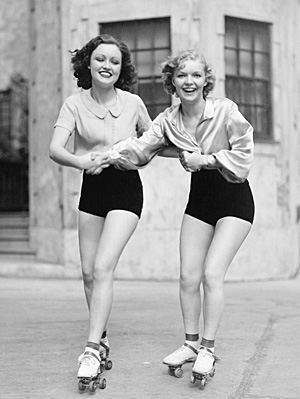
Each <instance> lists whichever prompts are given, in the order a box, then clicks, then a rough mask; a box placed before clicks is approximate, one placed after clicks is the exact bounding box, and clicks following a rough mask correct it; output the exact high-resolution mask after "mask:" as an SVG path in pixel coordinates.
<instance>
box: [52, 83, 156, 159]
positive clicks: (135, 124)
mask: <svg viewBox="0 0 300 399" xmlns="http://www.w3.org/2000/svg"><path fill="white" fill-rule="evenodd" d="M115 90H116V94H117V101H116V103H115V105H113V106H112V107H110V108H109V109H107V108H105V107H103V106H101V105H100V104H98V103H97V102H96V101H95V100H94V99H93V98H92V96H91V89H89V90H81V91H80V92H79V93H77V94H74V95H72V96H70V97H68V98H67V99H66V100H65V102H64V103H63V105H62V107H61V110H60V113H59V116H58V119H57V122H56V123H55V125H54V127H57V126H59V127H62V128H65V129H67V130H68V131H69V132H70V134H72V133H73V132H74V133H75V140H74V153H75V154H76V155H83V154H86V153H88V152H91V151H100V152H102V151H107V150H109V149H110V148H111V147H112V145H113V144H115V143H118V142H119V141H122V140H125V139H127V138H129V137H140V136H141V135H142V134H143V132H144V131H146V130H147V129H149V127H150V126H151V119H150V117H149V115H148V112H147V109H146V107H145V105H144V103H143V101H142V100H141V98H140V97H139V96H137V95H136V94H132V93H129V92H127V91H123V90H120V89H117V88H116V89H115Z"/></svg>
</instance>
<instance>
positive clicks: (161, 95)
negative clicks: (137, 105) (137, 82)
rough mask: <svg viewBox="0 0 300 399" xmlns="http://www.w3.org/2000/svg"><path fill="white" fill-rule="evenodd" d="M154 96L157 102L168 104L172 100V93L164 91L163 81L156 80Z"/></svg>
mask: <svg viewBox="0 0 300 399" xmlns="http://www.w3.org/2000/svg"><path fill="white" fill-rule="evenodd" d="M154 96H155V102H156V103H157V104H166V103H167V104H168V103H169V102H170V95H169V94H167V93H166V92H165V91H164V88H163V84H162V81H156V82H155V85H154Z"/></svg>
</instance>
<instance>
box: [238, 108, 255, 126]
mask: <svg viewBox="0 0 300 399" xmlns="http://www.w3.org/2000/svg"><path fill="white" fill-rule="evenodd" d="M239 111H240V112H241V113H242V115H243V116H244V117H245V118H246V119H247V121H248V122H249V123H251V125H252V126H253V128H255V108H254V107H252V106H247V105H240V106H239Z"/></svg>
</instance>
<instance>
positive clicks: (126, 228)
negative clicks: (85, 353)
mask: <svg viewBox="0 0 300 399" xmlns="http://www.w3.org/2000/svg"><path fill="white" fill-rule="evenodd" d="M138 221H139V218H138V216H137V215H135V214H134V213H131V212H126V211H121V210H115V211H111V212H110V213H109V214H108V215H107V217H106V219H105V223H104V226H103V230H102V234H101V238H100V242H99V246H98V250H97V254H96V259H95V266H94V276H93V290H92V297H91V302H90V332H89V337H88V341H91V342H99V341H100V338H101V335H102V333H103V331H104V329H105V326H106V323H107V320H108V317H109V314H110V311H111V306H112V299H113V276H114V271H115V269H116V266H117V263H118V260H119V258H120V256H121V253H122V251H123V249H124V248H125V245H126V244H127V242H128V240H129V239H130V237H131V235H132V234H133V232H134V230H135V229H136V226H137V224H138Z"/></svg>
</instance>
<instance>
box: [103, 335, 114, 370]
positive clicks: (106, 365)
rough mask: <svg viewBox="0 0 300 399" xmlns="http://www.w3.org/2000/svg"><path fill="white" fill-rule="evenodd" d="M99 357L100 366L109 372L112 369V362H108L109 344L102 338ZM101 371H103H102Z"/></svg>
mask: <svg viewBox="0 0 300 399" xmlns="http://www.w3.org/2000/svg"><path fill="white" fill-rule="evenodd" d="M100 357H101V364H102V365H103V367H104V370H111V369H112V366H113V364H112V361H111V360H109V358H108V357H109V342H108V339H107V338H102V339H101V341H100ZM104 370H103V371H104Z"/></svg>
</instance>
